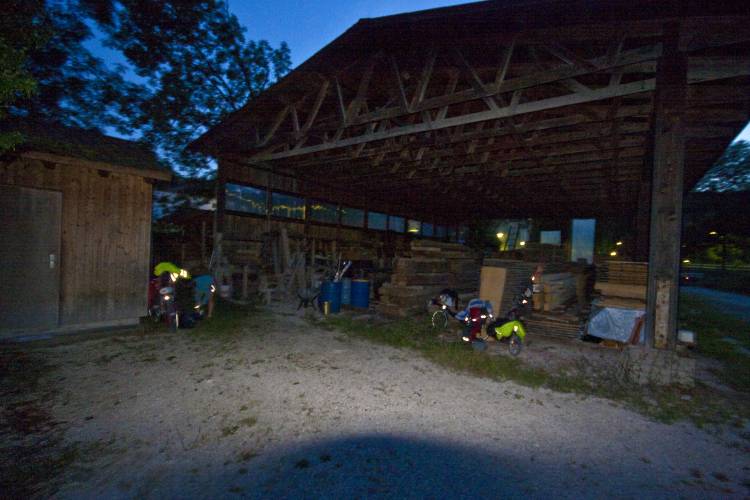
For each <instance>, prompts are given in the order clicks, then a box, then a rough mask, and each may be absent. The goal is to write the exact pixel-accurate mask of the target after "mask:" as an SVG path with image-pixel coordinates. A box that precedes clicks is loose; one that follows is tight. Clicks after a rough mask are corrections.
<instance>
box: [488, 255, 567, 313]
mask: <svg viewBox="0 0 750 500" xmlns="http://www.w3.org/2000/svg"><path fill="white" fill-rule="evenodd" d="M483 265H484V266H486V267H502V268H505V270H506V274H505V285H504V287H503V294H502V296H503V300H502V302H501V304H500V310H499V311H496V312H497V313H498V314H505V313H507V312H508V311H510V310H511V308H512V307H513V299H514V298H515V297H516V295H518V294H519V293H523V291H524V290H525V289H526V287H530V286H531V275H532V274H534V271H535V270H536V266H537V264H536V263H535V262H527V261H523V260H512V259H484V264H483ZM566 265H567V263H563V262H553V263H546V264H545V265H544V269H545V271H549V272H550V273H558V272H562V271H564V270H565V267H566Z"/></svg>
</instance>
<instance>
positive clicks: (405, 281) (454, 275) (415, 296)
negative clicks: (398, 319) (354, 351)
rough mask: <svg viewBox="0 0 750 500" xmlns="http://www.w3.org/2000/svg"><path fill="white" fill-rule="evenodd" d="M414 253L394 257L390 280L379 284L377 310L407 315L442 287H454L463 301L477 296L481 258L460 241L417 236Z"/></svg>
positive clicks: (413, 246)
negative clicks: (442, 241) (449, 241)
mask: <svg viewBox="0 0 750 500" xmlns="http://www.w3.org/2000/svg"><path fill="white" fill-rule="evenodd" d="M410 253H411V257H400V258H396V259H394V270H393V274H392V275H391V279H390V281H389V282H387V283H384V284H383V286H381V287H380V290H379V293H380V304H379V305H378V310H379V311H380V312H382V313H384V314H388V315H394V316H405V315H407V314H409V313H410V312H412V311H414V310H415V309H422V308H424V306H425V304H427V302H428V301H429V300H430V299H431V298H433V297H435V296H436V295H437V294H438V293H439V292H440V290H442V289H443V288H452V289H454V290H456V292H458V294H459V298H460V299H461V300H462V302H463V301H465V300H467V297H468V298H472V297H476V296H477V290H478V288H479V258H478V255H477V254H476V253H475V252H473V251H472V250H471V249H469V248H467V247H465V246H463V245H460V244H457V243H440V242H435V241H429V240H415V241H413V242H412V243H411V249H410Z"/></svg>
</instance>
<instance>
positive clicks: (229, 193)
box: [224, 184, 266, 215]
mask: <svg viewBox="0 0 750 500" xmlns="http://www.w3.org/2000/svg"><path fill="white" fill-rule="evenodd" d="M224 193H225V195H226V199H225V207H226V209H227V210H233V211H235V212H246V213H250V214H261V215H265V214H266V190H265V189H260V188H256V187H252V186H241V185H239V184H226V185H225V186H224Z"/></svg>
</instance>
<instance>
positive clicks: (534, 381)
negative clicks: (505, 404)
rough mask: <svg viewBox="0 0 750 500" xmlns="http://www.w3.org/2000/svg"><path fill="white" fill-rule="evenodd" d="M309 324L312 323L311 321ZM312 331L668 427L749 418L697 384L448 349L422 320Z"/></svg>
mask: <svg viewBox="0 0 750 500" xmlns="http://www.w3.org/2000/svg"><path fill="white" fill-rule="evenodd" d="M311 321H312V320H311ZM314 324H315V325H316V326H318V327H321V328H324V329H328V330H334V331H338V332H342V333H344V334H346V335H348V336H351V337H358V338H363V339H366V340H369V341H373V342H377V343H381V344H385V345H389V346H393V347H397V348H407V349H413V350H416V351H418V352H419V353H420V354H422V355H423V356H424V357H425V358H426V359H428V360H430V361H432V362H434V363H436V364H439V365H441V366H444V367H447V368H450V369H452V370H455V371H457V372H460V373H468V374H471V375H475V376H479V377H484V378H489V379H492V380H498V381H506V380H510V381H513V382H516V383H518V384H520V385H524V386H527V387H532V388H540V387H544V388H548V389H551V390H554V391H557V392H564V393H574V394H579V395H581V396H584V397H586V396H596V397H601V398H605V399H609V400H612V401H615V402H618V403H620V404H623V405H625V406H627V407H629V408H631V409H634V410H636V411H638V412H639V413H641V414H643V415H646V416H648V417H650V418H652V419H654V420H657V421H660V422H665V423H672V422H676V421H678V420H683V419H689V420H691V421H693V422H694V423H695V424H696V425H697V426H699V427H700V426H704V425H708V424H719V423H724V422H727V421H729V420H731V419H736V418H737V417H738V416H739V418H748V417H750V408H749V407H748V405H747V402H746V401H740V400H729V399H727V398H725V397H724V396H722V395H720V394H717V393H716V391H714V390H712V389H710V388H708V387H705V386H702V385H700V384H698V385H697V386H696V387H695V388H693V389H690V390H682V389H676V388H669V387H668V388H659V387H637V386H633V385H627V384H623V383H620V382H619V381H617V380H616V379H614V378H613V377H607V376H605V375H602V376H601V377H597V378H596V379H590V378H585V377H583V376H577V375H574V376H571V375H561V374H556V373H550V372H548V371H546V370H543V369H540V368H534V367H531V366H529V365H527V364H526V363H524V361H523V355H522V356H521V357H519V358H511V357H508V356H488V355H487V354H485V353H480V352H476V351H474V350H472V349H469V348H467V346H466V345H463V344H461V343H458V342H456V343H448V342H445V341H443V340H441V339H440V338H439V337H438V336H436V335H435V332H434V331H433V330H432V328H431V327H430V326H429V322H428V321H427V319H426V318H408V319H403V320H396V321H391V322H385V323H372V322H363V321H357V320H354V319H353V318H351V317H348V316H344V315H342V316H337V317H328V318H327V319H325V320H319V321H315V322H314Z"/></svg>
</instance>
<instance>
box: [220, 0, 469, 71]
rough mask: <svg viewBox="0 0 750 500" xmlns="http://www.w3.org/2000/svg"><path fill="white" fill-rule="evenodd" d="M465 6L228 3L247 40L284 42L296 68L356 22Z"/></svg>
mask: <svg viewBox="0 0 750 500" xmlns="http://www.w3.org/2000/svg"><path fill="white" fill-rule="evenodd" d="M462 3H467V2H461V1H459V2H457V1H446V0H442V1H441V0H318V1H314V2H310V1H307V2H305V1H293V0H275V1H267V0H264V1H256V0H229V10H230V11H231V12H232V13H234V14H235V15H236V16H237V18H238V19H239V20H240V22H241V23H242V24H243V25H244V26H245V27H246V28H247V34H248V36H249V37H250V38H251V39H265V40H268V41H269V42H271V43H272V44H273V45H278V44H279V43H280V42H282V41H285V42H287V43H288V44H289V47H290V48H291V50H292V62H293V63H294V66H298V65H299V64H300V63H302V62H303V61H305V60H306V59H307V58H309V57H310V56H311V55H313V54H314V53H315V52H317V51H318V50H319V49H321V48H323V46H325V45H326V44H327V43H328V42H330V41H331V40H333V39H334V38H336V37H337V36H339V35H340V34H341V33H343V32H344V31H345V30H346V29H347V28H349V27H350V26H351V25H353V24H354V23H356V22H357V21H358V20H359V19H362V18H366V17H380V16H387V15H391V14H400V13H402V12H409V11H415V10H423V9H433V8H436V7H445V6H447V5H458V4H462Z"/></svg>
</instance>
